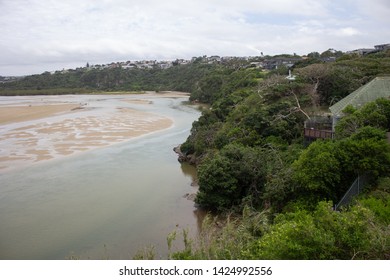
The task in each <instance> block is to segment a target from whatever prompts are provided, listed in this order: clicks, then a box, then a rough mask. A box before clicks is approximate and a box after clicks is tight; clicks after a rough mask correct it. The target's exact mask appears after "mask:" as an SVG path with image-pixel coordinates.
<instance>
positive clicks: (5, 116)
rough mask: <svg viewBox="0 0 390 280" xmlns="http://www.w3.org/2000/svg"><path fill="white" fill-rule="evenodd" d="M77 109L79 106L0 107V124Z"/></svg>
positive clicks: (39, 117)
mask: <svg viewBox="0 0 390 280" xmlns="http://www.w3.org/2000/svg"><path fill="white" fill-rule="evenodd" d="M77 108H79V105H77V104H53V105H31V104H29V105H23V106H0V124H7V123H13V122H23V121H30V120H35V119H41V118H45V117H49V116H52V115H54V114H58V113H65V112H70V111H72V110H75V109H77Z"/></svg>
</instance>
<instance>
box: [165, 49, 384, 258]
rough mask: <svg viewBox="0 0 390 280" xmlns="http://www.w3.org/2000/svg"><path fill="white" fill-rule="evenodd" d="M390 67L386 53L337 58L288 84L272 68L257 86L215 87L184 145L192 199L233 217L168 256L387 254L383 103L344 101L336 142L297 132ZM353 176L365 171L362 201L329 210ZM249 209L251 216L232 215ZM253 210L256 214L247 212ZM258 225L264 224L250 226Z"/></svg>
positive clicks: (298, 70) (300, 70)
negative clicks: (190, 162) (193, 172)
mask: <svg viewBox="0 0 390 280" xmlns="http://www.w3.org/2000/svg"><path fill="white" fill-rule="evenodd" d="M389 66H390V59H389V53H384V54H376V55H371V56H368V57H355V56H342V57H341V58H340V59H338V60H337V61H336V62H334V63H314V64H310V65H303V67H301V68H299V67H297V68H296V69H295V73H297V75H298V76H297V79H296V80H295V81H288V80H286V79H285V78H284V76H279V75H278V74H277V73H272V72H271V73H268V74H266V75H264V76H263V77H262V79H261V80H260V81H259V82H258V84H256V85H252V84H248V85H247V86H245V87H237V88H236V89H235V90H234V91H230V92H225V94H221V92H220V91H219V92H217V96H218V97H216V100H215V101H214V102H213V103H212V104H211V109H210V110H208V111H206V112H204V113H203V115H202V116H201V118H200V119H199V120H198V121H197V122H195V123H194V125H193V129H192V133H191V135H190V136H189V137H188V139H187V141H186V142H185V143H184V144H183V145H182V151H184V152H185V153H188V154H193V155H195V156H196V158H197V159H198V160H197V164H198V171H199V174H198V175H199V193H198V196H197V198H196V202H197V203H198V204H200V205H201V206H204V207H207V208H209V209H211V210H216V211H218V212H219V213H222V214H223V213H226V212H229V213H231V212H233V213H234V215H235V216H236V215H238V216H237V218H236V219H235V221H234V222H232V221H230V220H229V221H227V222H226V225H225V226H224V227H223V228H222V229H218V230H211V229H210V227H208V226H207V225H206V226H205V229H204V230H205V233H204V235H205V236H201V237H200V240H199V241H198V242H197V243H196V244H191V246H186V249H185V250H184V251H182V252H179V253H177V254H173V255H171V257H172V258H194V259H198V258H200V259H202V258H211V259H219V258H228V259H230V258H233V259H257V258H265V259H352V258H354V259H388V258H390V254H389V252H390V236H389V220H388V219H387V218H386V217H387V214H388V211H389V210H388V207H389V195H390V194H389V188H388V187H387V188H382V190H381V191H380V196H379V195H378V194H377V193H378V188H380V187H379V186H380V184H381V183H380V182H382V180H383V179H382V178H386V176H388V174H389V172H390V146H389V143H388V142H387V140H386V131H389V129H390V122H389V121H390V114H389V112H390V110H389V108H390V107H389V106H390V101H389V100H386V99H379V100H377V101H375V102H372V103H369V104H367V105H365V106H364V107H362V108H361V109H359V110H356V109H353V108H349V109H348V110H347V111H346V116H345V117H344V118H343V119H342V120H340V121H339V123H338V125H337V127H336V139H334V140H317V141H316V142H314V143H312V144H311V145H309V146H308V147H305V146H304V145H303V143H304V141H303V135H302V128H303V122H304V120H305V119H308V118H309V117H311V116H312V115H316V114H320V115H323V114H324V113H327V112H324V109H322V108H328V107H329V106H330V105H331V104H333V103H334V102H336V101H337V100H339V99H341V98H343V97H345V96H346V95H348V94H349V93H351V92H352V91H354V90H356V89H357V88H359V87H360V86H361V85H363V84H365V83H367V82H369V81H370V80H371V79H372V78H374V77H376V76H377V75H385V74H387V75H388V74H390V68H389ZM223 92H224V91H223ZM359 174H360V175H361V174H365V175H367V176H368V178H369V186H368V187H366V189H365V194H364V198H362V197H360V198H358V200H357V201H355V202H354V203H352V204H351V206H350V207H349V208H347V209H344V210H343V211H341V212H335V211H333V209H332V204H335V203H337V202H338V201H339V200H340V199H341V198H342V197H343V195H344V194H345V192H346V191H347V190H348V188H349V187H350V185H351V184H352V182H353V181H354V180H355V179H356V178H357V176H358V175H359ZM385 182H387V184H388V180H385ZM382 184H383V183H382ZM387 186H388V185H387ZM248 207H249V209H251V211H252V214H250V215H248V214H242V215H239V214H237V213H241V211H244V212H245V211H246V210H245V209H248ZM264 211H265V212H264ZM259 213H261V215H262V217H263V218H262V220H261V221H256V220H255V218H253V219H252V217H258V215H259ZM258 223H260V225H261V226H260V227H261V229H257V230H254V228H255V227H256V225H258ZM219 224H220V223H219ZM230 242H231V243H232V244H234V248H232V246H228V245H227V244H228V243H230Z"/></svg>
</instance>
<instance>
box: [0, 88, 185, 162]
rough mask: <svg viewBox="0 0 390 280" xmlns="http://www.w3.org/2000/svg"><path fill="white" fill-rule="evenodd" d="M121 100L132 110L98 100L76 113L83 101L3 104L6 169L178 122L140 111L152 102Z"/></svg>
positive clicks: (0, 140)
mask: <svg viewBox="0 0 390 280" xmlns="http://www.w3.org/2000/svg"><path fill="white" fill-rule="evenodd" d="M150 96H151V97H153V96H154V94H150ZM159 96H160V95H159ZM179 96H181V97H183V95H179ZM121 101H125V103H123V104H129V105H128V106H131V108H127V107H126V105H124V106H120V107H119V106H118V105H119V104H116V103H115V102H117V101H116V100H114V102H111V101H108V102H107V101H105V100H103V99H96V100H94V102H100V103H99V105H100V104H102V105H103V106H102V107H101V108H99V107H88V106H87V104H86V103H85V104H84V106H86V110H74V109H75V108H78V107H79V106H80V105H79V104H80V103H72V104H69V103H68V104H49V105H42V104H38V105H35V104H32V105H31V106H30V105H25V104H23V105H21V106H14V105H12V106H4V105H1V104H0V170H7V169H13V168H15V167H18V166H26V165H29V164H32V163H34V162H38V161H43V160H50V159H53V158H58V157H61V156H67V155H72V154H75V153H80V152H83V151H88V150H91V149H95V148H99V147H104V146H108V145H112V144H115V143H120V142H124V141H128V140H130V139H132V138H134V137H138V136H142V135H144V134H148V133H151V132H154V131H158V130H162V129H166V128H169V127H170V126H172V124H173V121H172V119H170V118H167V117H164V116H160V115H157V114H154V113H151V112H144V111H140V110H136V109H134V106H136V107H137V106H144V105H145V104H150V106H154V104H153V101H152V100H149V99H142V98H138V99H137V98H136V97H134V99H133V100H132V99H131V98H128V99H126V100H123V99H122V100H121ZM110 102H111V103H110ZM107 104H108V105H109V106H108V105H107ZM113 104H114V105H113ZM95 105H96V104H95ZM148 108H149V107H148ZM153 108H154V107H152V109H153ZM43 118H44V119H43ZM25 122H27V123H25Z"/></svg>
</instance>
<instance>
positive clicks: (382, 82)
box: [329, 76, 390, 118]
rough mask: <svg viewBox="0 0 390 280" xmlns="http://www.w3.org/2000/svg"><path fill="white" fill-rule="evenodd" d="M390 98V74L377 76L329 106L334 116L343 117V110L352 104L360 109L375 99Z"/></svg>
mask: <svg viewBox="0 0 390 280" xmlns="http://www.w3.org/2000/svg"><path fill="white" fill-rule="evenodd" d="M382 97H383V98H390V76H385V77H376V78H375V79H373V80H372V81H371V82H369V83H367V84H365V85H364V86H362V87H360V88H359V89H357V90H355V91H354V92H352V93H351V94H350V95H348V96H346V97H344V98H343V99H341V100H340V101H339V102H337V103H336V104H334V105H333V106H331V107H330V108H329V110H330V111H331V112H332V115H333V117H336V118H337V117H338V118H339V117H342V115H343V110H344V109H345V108H346V107H347V106H348V105H352V106H353V107H355V108H356V109H359V108H360V107H362V106H363V105H365V104H367V103H369V102H372V101H375V100H377V99H378V98H382Z"/></svg>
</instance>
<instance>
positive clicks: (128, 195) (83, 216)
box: [0, 95, 204, 260]
mask: <svg viewBox="0 0 390 280" xmlns="http://www.w3.org/2000/svg"><path fill="white" fill-rule="evenodd" d="M34 98H36V99H34ZM39 98H40V99H39ZM44 98H52V99H55V101H56V102H57V101H59V100H61V102H76V103H80V104H82V105H83V106H85V107H86V108H84V109H83V110H75V111H72V113H70V114H66V115H61V114H60V115H56V116H55V117H54V119H53V117H52V118H49V119H42V118H41V119H35V120H21V121H20V122H18V123H12V124H3V125H0V136H1V137H2V138H1V137H0V140H1V141H0V156H2V157H3V162H2V168H0V259H21V260H30V259H42V260H52V259H54V260H55V259H69V258H79V259H131V258H132V257H133V256H134V255H135V254H136V252H137V251H138V250H140V249H142V248H144V247H148V246H154V247H155V252H156V258H161V259H166V258H167V254H168V249H167V242H166V239H167V236H168V234H169V233H171V232H172V231H174V230H177V231H178V232H180V231H181V230H182V229H188V230H189V231H190V234H191V235H192V236H195V235H196V234H197V231H198V230H199V228H200V224H201V222H202V218H203V216H204V213H202V211H199V210H197V209H196V208H195V207H194V202H192V201H189V200H187V199H186V198H185V195H186V194H188V193H195V192H196V188H195V187H193V186H191V183H192V181H193V180H194V179H195V177H196V170H195V169H194V168H193V167H192V166H188V165H181V164H180V163H179V162H178V161H177V155H176V154H175V153H174V152H173V150H172V149H173V147H175V146H177V145H178V144H180V143H182V142H184V141H185V139H186V138H187V136H188V135H189V133H190V129H191V125H192V122H193V121H195V120H196V119H198V117H199V116H200V112H199V111H198V110H196V109H195V108H192V107H190V106H186V105H184V104H183V101H186V100H188V96H187V97H186V96H183V97H180V96H176V97H169V96H164V97H160V96H155V95H150V96H149V95H132V96H120V95H118V96H103V95H99V96H93V95H82V96H63V97H29V98H23V97H0V104H2V105H7V104H9V105H10V106H11V105H15V104H16V105H18V104H26V102H35V101H37V100H41V101H42V100H43V99H44ZM134 110H136V112H135V111H134ZM129 112H130V113H131V114H127V113H129ZM134 112H135V114H133V113H134ZM88 121H89V122H90V123H91V126H90V127H94V129H93V130H92V131H91V130H89V129H90V127H89V128H86V127H83V124H84V123H86V122H88ZM132 121H133V122H134V124H136V123H137V122H138V123H139V122H140V121H141V122H142V121H144V123H143V125H142V126H141V127H143V130H142V129H139V127H138V128H137V126H134V127H132V126H131V125H129V123H131V122H132ZM164 121H165V122H164ZM126 125H128V127H127V126H126ZM158 125H161V128H163V129H160V130H157V131H156V126H158ZM118 127H120V128H121V130H118V129H117V128H118ZM53 128H56V129H57V130H56V131H55V132H53V131H50V129H53ZM18 129H19V130H18ZM48 129H49V130H48ZM64 129H65V130H64ZM131 129H133V130H137V129H138V130H139V131H140V132H139V133H135V134H134V133H129V132H128V130H131ZM15 131H19V132H23V133H24V134H19V135H16V134H15V135H12V133H14V132H15ZM64 131H65V132H64ZM102 131H105V133H104V135H106V136H107V135H108V136H110V135H111V136H110V137H108V136H107V137H106V138H104V137H103V135H102V134H101V132H102ZM153 131H154V132H153ZM19 132H18V133H19ZM48 135H50V137H49V136H48ZM88 137H90V138H88ZM80 139H82V140H84V142H80V141H81V140H80ZM23 141H24V142H23ZM72 141H74V142H72ZM27 146H31V147H27ZM26 147H27V148H26ZM179 239H180V238H179ZM179 243H180V240H178V242H177V245H176V246H178V248H180V245H179Z"/></svg>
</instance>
